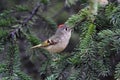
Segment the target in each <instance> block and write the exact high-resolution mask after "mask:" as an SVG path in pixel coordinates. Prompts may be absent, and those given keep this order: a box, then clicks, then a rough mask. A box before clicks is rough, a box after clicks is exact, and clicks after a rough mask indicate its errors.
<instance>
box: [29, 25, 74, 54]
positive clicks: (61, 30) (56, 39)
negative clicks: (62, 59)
mask: <svg viewBox="0 0 120 80" xmlns="http://www.w3.org/2000/svg"><path fill="white" fill-rule="evenodd" d="M71 31H72V29H71V28H70V27H69V26H67V25H66V24H61V25H59V26H58V29H57V31H56V33H55V34H54V35H53V36H52V37H50V38H49V39H47V40H45V41H44V42H43V43H41V44H38V45H36V46H33V47H31V48H32V49H34V48H43V49H45V50H47V51H49V52H50V53H59V52H61V51H63V50H64V49H65V48H66V46H67V45H68V43H69V40H70V37H71Z"/></svg>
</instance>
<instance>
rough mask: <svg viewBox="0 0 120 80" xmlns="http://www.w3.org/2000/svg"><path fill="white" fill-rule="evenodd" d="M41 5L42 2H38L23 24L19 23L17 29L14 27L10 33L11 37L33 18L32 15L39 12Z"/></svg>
mask: <svg viewBox="0 0 120 80" xmlns="http://www.w3.org/2000/svg"><path fill="white" fill-rule="evenodd" d="M40 6H41V4H40V3H37V5H36V6H35V8H34V9H33V10H32V12H31V15H30V16H28V17H27V18H26V19H25V20H24V21H23V22H22V23H21V25H19V27H17V28H16V29H14V30H13V31H11V32H10V34H9V38H14V36H15V34H16V33H17V32H18V31H19V30H20V28H22V27H23V26H25V25H26V24H27V23H28V22H29V21H30V20H31V19H32V17H33V16H34V15H35V14H36V13H37V11H38V9H39V7H40Z"/></svg>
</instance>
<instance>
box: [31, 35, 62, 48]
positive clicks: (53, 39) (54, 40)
mask: <svg viewBox="0 0 120 80" xmlns="http://www.w3.org/2000/svg"><path fill="white" fill-rule="evenodd" d="M59 41H60V38H59V37H57V36H52V37H51V38H49V39H47V40H45V41H44V42H42V43H41V44H38V45H36V46H33V47H32V49H34V48H38V47H47V46H50V45H55V44H57V43H58V42H59Z"/></svg>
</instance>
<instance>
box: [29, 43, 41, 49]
mask: <svg viewBox="0 0 120 80" xmlns="http://www.w3.org/2000/svg"><path fill="white" fill-rule="evenodd" d="M41 46H42V45H41V44H38V45H36V46H33V47H31V49H34V48H39V47H41Z"/></svg>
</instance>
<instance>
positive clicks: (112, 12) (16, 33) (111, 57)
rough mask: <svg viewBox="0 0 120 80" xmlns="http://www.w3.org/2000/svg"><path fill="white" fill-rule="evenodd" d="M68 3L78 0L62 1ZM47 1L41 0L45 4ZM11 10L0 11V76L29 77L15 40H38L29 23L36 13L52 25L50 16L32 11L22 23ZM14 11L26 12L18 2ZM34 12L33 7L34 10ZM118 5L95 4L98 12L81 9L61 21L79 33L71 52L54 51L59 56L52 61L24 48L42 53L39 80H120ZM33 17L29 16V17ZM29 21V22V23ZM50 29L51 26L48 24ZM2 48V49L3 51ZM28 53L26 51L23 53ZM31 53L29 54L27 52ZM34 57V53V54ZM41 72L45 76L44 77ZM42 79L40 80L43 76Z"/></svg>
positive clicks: (23, 79)
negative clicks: (12, 14)
mask: <svg viewBox="0 0 120 80" xmlns="http://www.w3.org/2000/svg"><path fill="white" fill-rule="evenodd" d="M66 1H67V5H68V6H71V5H72V4H75V2H76V1H78V0H75V1H73V0H66ZM49 2H50V1H49V0H41V3H43V4H44V5H47V4H48V3H49ZM13 11H14V10H6V11H3V12H2V13H1V14H0V52H1V54H4V55H6V57H5V59H4V60H3V61H1V64H0V76H2V80H32V77H30V76H28V75H27V74H26V73H25V72H23V71H21V62H20V51H19V45H18V42H19V40H21V39H25V40H26V41H27V42H28V43H29V44H28V46H27V47H28V48H29V47H31V45H36V44H39V43H41V40H39V39H38V38H37V37H36V36H34V35H33V34H32V30H31V29H30V27H29V26H33V24H34V21H35V18H36V17H38V16H39V18H41V19H42V20H43V22H42V21H41V24H42V23H44V22H46V24H47V26H56V23H55V22H54V21H53V20H51V19H50V18H47V17H43V16H42V15H38V14H34V15H35V17H33V13H35V12H32V17H31V16H30V17H29V19H28V20H27V19H26V21H24V20H23V23H18V22H17V18H16V17H15V16H11V15H8V14H9V13H12V12H13ZM15 11H17V12H26V11H29V9H27V8H26V7H23V6H21V5H19V6H16V10H15ZM36 11H37V10H36ZM119 12H120V6H119V5H116V4H113V3H110V4H109V5H107V6H106V7H105V8H103V7H102V8H101V7H99V9H98V14H97V15H94V14H93V13H91V12H90V9H89V8H88V7H85V8H83V9H82V10H80V11H79V12H78V13H77V14H74V15H72V16H71V17H70V18H69V19H68V20H67V21H66V22H65V24H67V25H69V26H70V27H72V28H74V31H75V32H76V33H78V34H79V43H78V45H77V46H76V47H75V49H74V51H72V52H71V53H69V54H70V55H66V54H62V55H59V54H56V56H57V57H58V58H59V59H60V60H58V61H56V62H55V61H52V60H51V55H50V54H49V53H48V52H46V51H44V50H42V49H39V50H38V49H35V50H33V52H30V49H28V48H27V49H25V51H26V52H29V53H33V54H34V53H35V54H34V55H36V53H37V54H38V53H39V54H42V55H44V57H45V58H46V59H45V61H43V62H42V64H41V66H40V68H39V69H38V72H39V74H40V77H39V79H41V80H106V78H107V77H113V79H114V80H119V79H120V26H119V25H120V23H119V22H120V18H119V17H120V14H119ZM31 18H33V19H31ZM30 20H31V22H30ZM50 29H55V28H54V27H50ZM4 50H6V51H5V52H4ZM27 55H28V54H27ZM30 56H31V55H30ZM37 57H38V56H37ZM44 75H45V76H44ZM43 78H44V79H43Z"/></svg>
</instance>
